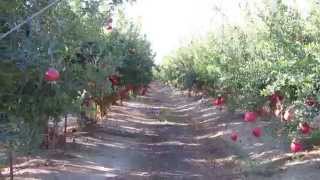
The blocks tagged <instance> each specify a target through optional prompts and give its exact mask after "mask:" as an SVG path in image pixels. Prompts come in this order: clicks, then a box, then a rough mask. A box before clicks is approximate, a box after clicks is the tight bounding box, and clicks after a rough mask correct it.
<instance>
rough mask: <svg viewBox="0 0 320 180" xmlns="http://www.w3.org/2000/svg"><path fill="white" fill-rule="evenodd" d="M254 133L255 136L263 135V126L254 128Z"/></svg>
mask: <svg viewBox="0 0 320 180" xmlns="http://www.w3.org/2000/svg"><path fill="white" fill-rule="evenodd" d="M252 134H253V135H254V136H255V137H260V136H261V135H262V130H261V128H259V127H256V128H254V129H253V130H252Z"/></svg>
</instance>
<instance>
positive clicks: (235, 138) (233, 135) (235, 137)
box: [230, 132, 238, 141]
mask: <svg viewBox="0 0 320 180" xmlns="http://www.w3.org/2000/svg"><path fill="white" fill-rule="evenodd" d="M230 138H231V140H232V141H237V140H238V133H236V132H232V133H231V136H230Z"/></svg>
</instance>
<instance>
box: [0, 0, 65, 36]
mask: <svg viewBox="0 0 320 180" xmlns="http://www.w3.org/2000/svg"><path fill="white" fill-rule="evenodd" d="M59 1H61V0H56V1H53V2H52V3H50V4H49V5H47V6H46V7H44V8H43V9H41V10H40V11H38V12H36V13H35V14H33V15H32V16H30V17H28V18H27V19H26V20H24V21H23V22H22V23H20V24H18V25H16V26H15V27H14V28H12V29H11V30H9V31H8V32H6V33H4V34H2V35H1V36H0V41H1V40H3V39H4V38H5V37H7V36H8V35H9V34H11V33H12V32H14V31H16V30H18V29H20V28H21V27H22V26H23V25H24V24H26V23H27V22H29V21H31V20H32V19H33V18H35V17H37V16H39V15H40V14H42V13H44V12H45V11H46V10H47V9H49V8H51V7H52V6H54V5H55V4H57V3H58V2H59Z"/></svg>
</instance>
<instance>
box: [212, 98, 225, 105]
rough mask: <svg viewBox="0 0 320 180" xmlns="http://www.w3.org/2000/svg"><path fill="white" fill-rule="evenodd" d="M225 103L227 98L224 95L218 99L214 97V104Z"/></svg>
mask: <svg viewBox="0 0 320 180" xmlns="http://www.w3.org/2000/svg"><path fill="white" fill-rule="evenodd" d="M224 103H225V99H224V98H223V97H218V98H217V99H214V100H213V102H212V104H213V105H214V106H222V105H224Z"/></svg>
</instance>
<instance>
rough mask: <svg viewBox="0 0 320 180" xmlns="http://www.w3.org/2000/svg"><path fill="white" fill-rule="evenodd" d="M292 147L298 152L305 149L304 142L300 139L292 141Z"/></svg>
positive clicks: (292, 149) (293, 150)
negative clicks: (299, 140)
mask: <svg viewBox="0 0 320 180" xmlns="http://www.w3.org/2000/svg"><path fill="white" fill-rule="evenodd" d="M290 149H291V152H293V153H297V152H300V151H302V150H303V148H302V144H301V143H300V142H298V141H295V140H294V141H292V143H291V145H290Z"/></svg>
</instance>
